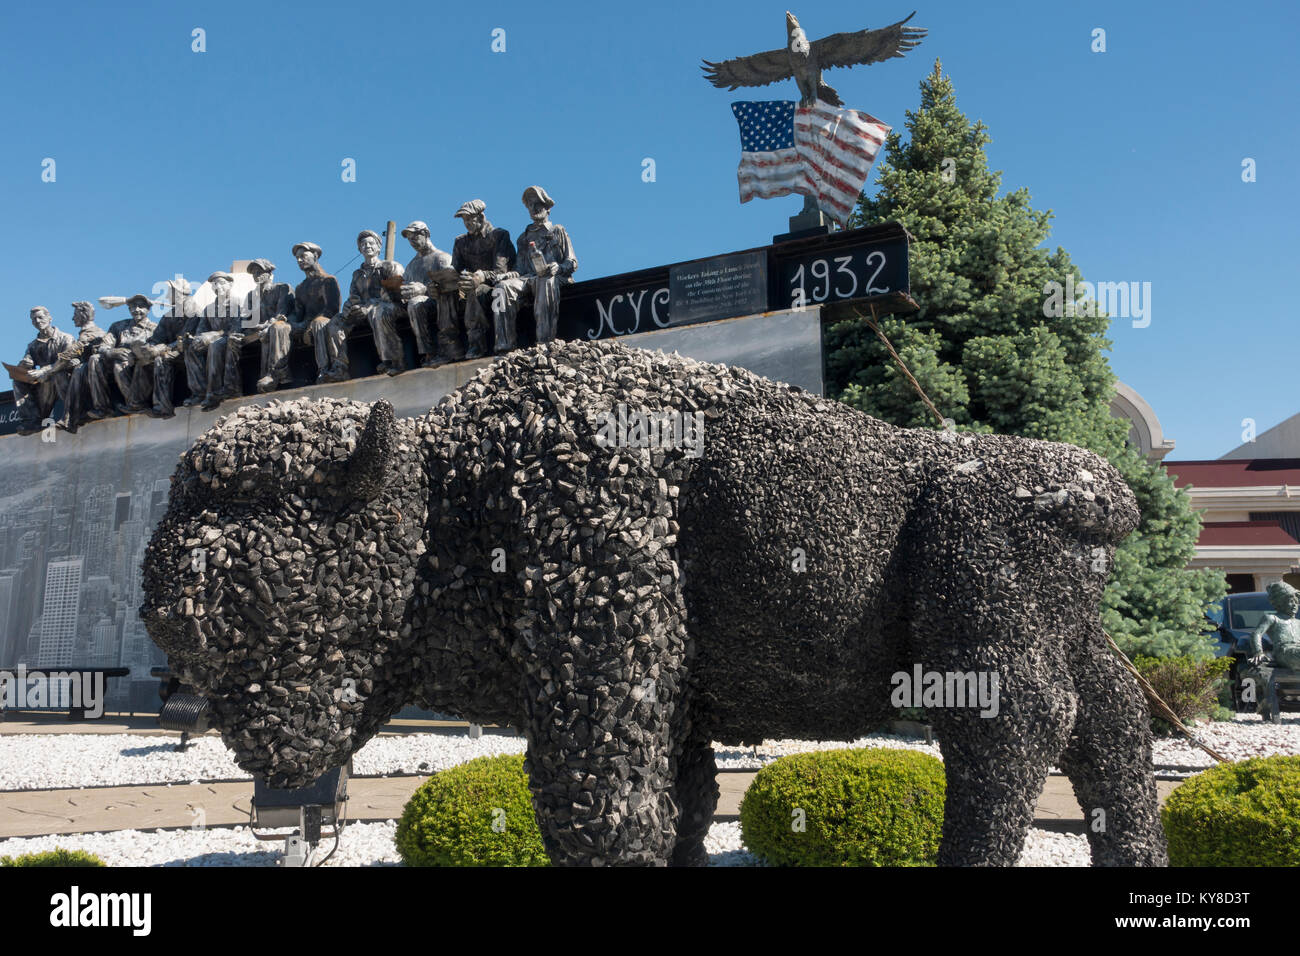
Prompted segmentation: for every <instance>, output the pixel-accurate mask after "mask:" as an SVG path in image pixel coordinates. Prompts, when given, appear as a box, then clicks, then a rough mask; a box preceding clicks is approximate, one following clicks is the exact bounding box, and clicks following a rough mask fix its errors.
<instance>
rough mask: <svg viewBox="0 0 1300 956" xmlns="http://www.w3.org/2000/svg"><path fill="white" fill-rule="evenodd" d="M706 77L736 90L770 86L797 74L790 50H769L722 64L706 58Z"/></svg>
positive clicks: (724, 86) (719, 86)
mask: <svg viewBox="0 0 1300 956" xmlns="http://www.w3.org/2000/svg"><path fill="white" fill-rule="evenodd" d="M700 69H702V70H703V71H704V78H705V79H706V80H708V81H709V82H710V83H712V84H713V85H714V86H716V87H717V88H718V89H723V88H726V89H729V90H734V89H736V88H737V87H740V86H767V84H769V83H777V82H779V81H781V80H788V79H790V78H791V77H793V76H794V71H793V70H792V69H791V68H790V53H789V51H787V50H784V49H781V50H768V51H767V52H766V53H754V54H752V55H751V56H738V57H736V58H735V59H734V60H723V61H722V62H721V63H713V62H711V61H709V60H705V61H704V65H703V66H701V67H700Z"/></svg>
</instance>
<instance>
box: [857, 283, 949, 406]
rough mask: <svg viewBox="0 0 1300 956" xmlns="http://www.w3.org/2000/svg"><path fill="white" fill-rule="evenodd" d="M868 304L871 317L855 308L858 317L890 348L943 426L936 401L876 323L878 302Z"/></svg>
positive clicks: (903, 370) (897, 363)
mask: <svg viewBox="0 0 1300 956" xmlns="http://www.w3.org/2000/svg"><path fill="white" fill-rule="evenodd" d="M868 305H869V306H870V308H871V318H867V317H866V316H865V315H863V314H862V313H861V312H857V310H856V309H855V310H854V311H855V312H857V315H858V318H860V319H862V321H863V322H866V323H867V326H868V327H869V328H870V329H871V331H872V332H875V333H876V337H877V338H879V339H880V342H881V344H882V345H884V346H885V348H886V349H887V350H888V352H889V354H890V356H891V357H892V358H893V360H894V363H895V364H896V365H897V366H898V370H899V371H900V372H902V373H903V375H904V376H905V377H906V378H907V380H908V381H909V382H911V383H912V388H914V389H915V390H916V394H918V395H920V396H921V401H923V402H925V407H926V408H928V409H930V413H931V414H932V415H934V420H935V421H936V422H938V423H939V427H940V428H942V427H943V416H942V415H941V414H939V409H937V408H935V407H934V402H932V401H930V396H929V395H927V394H925V389H923V388H922V387H921V383H920V382H918V381H917V380H916V376H915V375H913V374H912V370H911V369H909V368H908V367H907V363H906V362H904V361H903V359H902V358H901V357H900V356H899V354H898V353H897V352H895V351H894V344H893V343H892V342H890V341H889V338H888V337H887V336H886V335H885V333H884V332H882V331H880V326H879V325H877V324H876V304H875V303H874V302H871V303H868Z"/></svg>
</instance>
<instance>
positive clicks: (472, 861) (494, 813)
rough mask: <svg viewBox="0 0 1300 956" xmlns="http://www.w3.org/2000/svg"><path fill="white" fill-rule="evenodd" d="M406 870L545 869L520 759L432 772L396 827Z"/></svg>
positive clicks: (515, 756) (483, 760) (479, 761)
mask: <svg viewBox="0 0 1300 956" xmlns="http://www.w3.org/2000/svg"><path fill="white" fill-rule="evenodd" d="M396 843H397V852H398V854H399V855H400V856H401V857H402V861H403V862H404V863H405V864H406V865H407V866H549V865H550V860H549V859H548V858H547V856H546V851H545V850H544V849H543V847H542V834H541V831H540V830H538V828H537V818H536V817H535V816H534V814H533V803H532V797H531V795H530V794H529V790H528V775H527V774H526V773H524V758H523V755H522V754H504V755H502V756H499V757H479V758H478V759H476V760H471V761H469V762H468V763H463V764H460V765H458V766H455V767H451V768H449V769H447V770H444V771H442V772H441V773H436V774H434V775H433V776H432V777H430V778H429V779H428V780H426V781H425V782H424V783H423V784H421V785H420V788H419V789H418V790H416V791H415V793H414V794H412V796H411V799H410V800H409V801H408V802H407V804H406V808H405V809H404V810H403V811H402V818H401V820H400V821H398V824H397V837H396Z"/></svg>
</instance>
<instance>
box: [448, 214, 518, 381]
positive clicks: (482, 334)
mask: <svg viewBox="0 0 1300 956" xmlns="http://www.w3.org/2000/svg"><path fill="white" fill-rule="evenodd" d="M486 210H487V205H486V204H485V203H484V202H483V200H481V199H471V200H470V201H469V202H467V203H464V204H463V205H462V206H461V207H460V208H459V209H457V210H456V213H455V215H456V217H457V218H458V219H460V220H461V221H462V222H464V224H465V234H464V235H463V236H457V237H456V242H455V243H454V244H453V245H452V247H451V267H452V268H453V269H455V270H456V271H457V272H458V273H460V293H461V295H462V296H464V298H465V318H464V326H465V339H466V345H467V346H468V347H467V349H466V350H465V358H467V359H475V358H482V357H483V356H484V355H486V354H487V351H488V345H487V338H488V316H489V315H490V314H492V311H493V309H492V287H493V286H495V285H496V284H497V282H499V281H500V280H501V279H503V278H504V277H505V276H506V275H507V273H511V272H513V270H514V268H515V244H514V243H513V242H511V241H510V233H508V232H506V230H504V229H498V228H496V227H495V226H493V225H492V223H490V222H489V221H488V219H487V215H486ZM458 304H459V303H458V302H457V301H455V300H453V302H452V305H458ZM458 324H459V323H458ZM457 334H459V328H457Z"/></svg>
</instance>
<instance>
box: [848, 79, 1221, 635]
mask: <svg viewBox="0 0 1300 956" xmlns="http://www.w3.org/2000/svg"><path fill="white" fill-rule="evenodd" d="M906 126H907V131H908V133H909V134H910V140H909V141H908V142H907V143H904V142H903V140H902V137H901V136H900V135H899V134H898V133H897V132H894V133H890V135H889V138H888V140H887V141H886V154H885V157H884V159H882V161H881V163H880V167H879V180H878V181H879V183H880V187H881V188H880V191H879V192H878V193H877V195H876V196H874V197H868V196H866V195H865V194H863V195H862V196H861V197H859V201H858V207H857V210H856V212H855V215H854V219H853V221H852V223H851V225H854V226H859V225H870V224H875V223H882V222H898V223H901V224H902V225H903V226H905V227H906V228H907V230H908V231H909V232H910V233H911V234H912V235H913V237H915V241H914V242H913V243H912V245H911V251H910V263H911V270H910V271H911V288H912V295H913V297H914V298H915V299H916V301H917V302H918V303H919V304H920V306H921V310H920V312H919V313H917V314H915V315H910V316H906V317H899V316H893V317H889V318H886V319H884V320H882V321H881V322H880V326H881V329H882V331H884V333H885V334H886V335H887V336H889V338H890V341H891V342H893V344H894V347H895V349H896V350H897V351H898V353H899V356H900V357H901V358H902V359H903V361H904V362H906V363H907V366H908V368H909V369H910V370H911V371H912V374H913V375H915V376H916V379H917V381H918V382H920V384H921V386H922V387H923V388H924V389H925V390H926V392H927V394H929V396H930V398H931V399H932V400H933V401H934V403H935V405H936V406H938V408H939V410H940V411H941V412H942V413H943V414H944V415H946V416H948V417H950V418H952V419H953V420H954V421H955V422H956V424H957V426H958V428H959V429H961V430H969V431H979V432H997V433H1000V434H1011V435H1023V436H1025V437H1029V438H1039V439H1044V440H1047V441H1061V442H1070V443H1072V444H1076V445H1081V446H1083V447H1085V448H1089V449H1091V450H1092V451H1095V452H1097V453H1098V454H1101V455H1103V456H1105V457H1106V458H1107V459H1109V460H1110V461H1111V463H1112V464H1114V465H1115V466H1116V467H1117V468H1118V469H1119V470H1120V472H1121V473H1122V474H1123V476H1124V478H1125V480H1126V481H1127V482H1128V483H1129V486H1130V487H1132V489H1133V491H1134V494H1136V495H1137V499H1138V505H1139V507H1140V508H1141V510H1142V521H1141V524H1140V525H1139V527H1138V530H1137V531H1136V532H1134V533H1133V534H1132V535H1131V536H1129V538H1128V539H1126V540H1125V542H1124V543H1123V544H1122V545H1121V546H1120V548H1119V551H1118V553H1117V554H1116V557H1115V568H1114V570H1113V572H1112V576H1111V581H1110V584H1109V586H1108V588H1107V591H1106V596H1105V600H1104V603H1103V613H1102V620H1103V623H1104V625H1105V627H1106V629H1107V630H1108V631H1109V632H1110V634H1111V635H1112V636H1113V637H1114V638H1115V640H1116V643H1118V644H1119V646H1120V647H1121V648H1122V649H1123V650H1124V652H1125V653H1126V654H1128V655H1129V656H1130V657H1133V656H1136V655H1138V654H1145V655H1150V656H1157V657H1172V656H1181V655H1188V656H1192V657H1204V656H1208V655H1210V654H1212V653H1213V648H1214V643H1213V639H1211V638H1206V637H1205V636H1204V635H1203V634H1202V630H1203V628H1202V624H1203V622H1204V611H1205V607H1206V605H1207V604H1208V603H1209V602H1210V601H1213V600H1215V599H1217V598H1219V597H1221V596H1222V595H1223V591H1224V579H1223V575H1222V573H1221V572H1218V571H1189V570H1187V569H1186V564H1187V562H1188V560H1189V559H1190V558H1191V556H1192V554H1193V553H1194V551H1195V545H1196V538H1197V535H1198V533H1199V531H1200V517H1199V515H1197V514H1195V513H1194V512H1192V511H1191V508H1190V502H1189V499H1188V497H1187V495H1186V494H1184V493H1183V492H1182V491H1180V490H1178V489H1177V488H1175V487H1174V485H1173V482H1172V480H1171V479H1170V478H1169V476H1168V475H1167V474H1166V473H1165V471H1164V469H1163V468H1161V467H1159V466H1154V465H1151V464H1150V463H1148V462H1147V461H1146V460H1145V459H1143V458H1142V457H1141V456H1140V455H1138V454H1137V453H1136V452H1134V451H1133V450H1132V449H1130V448H1129V447H1128V446H1127V444H1126V442H1125V436H1126V434H1127V432H1128V424H1127V422H1125V421H1124V420H1122V419H1116V418H1113V417H1111V415H1110V412H1109V405H1110V400H1111V396H1112V395H1113V393H1114V387H1115V375H1114V373H1113V372H1112V371H1111V369H1110V363H1109V362H1108V361H1107V358H1106V352H1107V351H1109V349H1110V346H1111V342H1110V340H1109V339H1107V338H1106V332H1107V329H1108V327H1109V324H1110V320H1109V318H1108V317H1107V316H1106V315H1104V314H1099V313H1100V310H1097V309H1095V308H1093V307H1092V304H1091V303H1088V304H1086V305H1085V304H1083V303H1078V304H1074V303H1066V304H1065V307H1064V308H1062V309H1059V310H1054V309H1050V308H1045V305H1044V304H1045V301H1046V299H1047V298H1048V295H1047V291H1048V289H1049V288H1051V287H1049V286H1048V283H1051V282H1055V283H1060V284H1061V285H1062V286H1063V285H1064V283H1065V280H1066V276H1067V274H1072V275H1073V276H1074V280H1075V286H1076V288H1078V286H1079V283H1080V282H1081V281H1082V275H1081V274H1080V273H1079V271H1078V269H1077V268H1076V267H1075V266H1074V264H1073V263H1072V262H1071V261H1070V257H1069V255H1068V254H1067V253H1066V252H1065V250H1064V249H1061V248H1060V247H1057V249H1056V251H1055V252H1049V251H1047V250H1046V249H1044V248H1042V244H1043V243H1044V242H1045V241H1046V240H1047V238H1048V235H1049V232H1050V226H1049V223H1050V220H1051V214H1050V212H1039V211H1037V210H1035V209H1034V208H1033V207H1032V206H1031V205H1030V197H1029V193H1028V191H1027V190H1025V189H1023V188H1021V189H1017V190H1015V191H1014V192H1010V193H1007V194H1006V195H1004V196H998V194H997V193H998V189H999V185H1000V182H1001V174H1000V173H998V172H994V171H991V170H990V169H989V168H988V160H987V157H986V156H985V153H984V147H985V146H986V145H987V144H988V143H989V141H990V137H989V135H988V132H987V129H986V127H985V126H984V125H983V124H982V123H973V124H972V123H971V122H970V121H969V120H968V119H967V118H966V116H965V115H963V114H962V113H961V111H960V110H958V109H957V105H956V100H955V97H954V94H953V88H952V83H951V81H950V79H949V78H948V77H946V76H944V75H943V73H942V70H941V68H940V65H939V63H938V61H936V62H935V66H934V71H933V72H932V73H931V74H930V75H929V76H928V77H927V78H926V79H925V80H923V81H922V83H921V106H920V109H919V110H918V111H917V112H915V113H913V112H911V111H909V112H908V113H907V124H906ZM1057 312H1059V313H1060V314H1059V316H1058V315H1057V314H1056V313H1057ZM1045 313H1052V314H1051V315H1049V314H1045ZM826 344H827V377H828V382H827V385H828V390H829V392H830V394H834V395H837V397H838V398H839V399H840V400H841V401H843V402H846V403H848V404H850V405H852V406H854V407H856V408H859V409H861V410H862V411H864V412H867V413H868V414H870V415H874V416H876V417H878V418H882V419H885V420H886V421H890V422H893V423H894V424H897V425H906V426H911V427H917V426H925V425H933V424H934V420H933V418H932V416H931V415H930V414H929V412H928V411H927V409H926V408H925V406H924V404H923V403H922V402H921V400H920V398H919V397H918V396H917V395H916V393H915V391H914V390H913V389H912V387H911V385H910V384H909V383H908V382H907V380H906V379H905V378H904V377H903V376H902V374H901V373H900V372H899V371H898V369H897V368H896V367H895V365H894V363H893V362H892V360H891V359H890V358H889V356H888V354H887V353H886V352H885V349H884V347H883V346H882V345H881V344H880V342H879V340H878V339H877V338H876V336H875V335H874V334H873V333H872V332H871V331H870V330H869V329H868V328H866V327H865V325H863V324H862V323H861V322H858V321H856V320H848V321H844V322H839V323H837V324H835V325H833V326H831V327H830V328H829V329H828V330H827V335H826Z"/></svg>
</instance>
